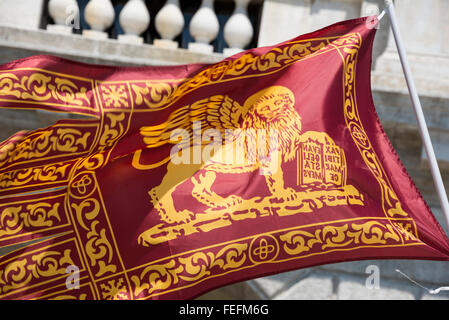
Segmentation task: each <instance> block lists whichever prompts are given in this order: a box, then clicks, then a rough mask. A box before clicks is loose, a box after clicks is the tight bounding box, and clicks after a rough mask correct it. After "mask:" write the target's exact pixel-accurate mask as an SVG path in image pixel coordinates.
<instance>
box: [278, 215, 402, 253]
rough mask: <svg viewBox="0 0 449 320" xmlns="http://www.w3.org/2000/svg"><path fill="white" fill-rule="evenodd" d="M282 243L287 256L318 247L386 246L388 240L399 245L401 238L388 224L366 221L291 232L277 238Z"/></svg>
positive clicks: (322, 248)
mask: <svg viewBox="0 0 449 320" xmlns="http://www.w3.org/2000/svg"><path fill="white" fill-rule="evenodd" d="M279 239H280V240H281V242H284V245H283V249H284V251H285V252H286V253H287V254H289V255H298V254H301V253H303V252H308V251H310V250H312V248H313V247H314V246H315V245H319V246H320V248H319V249H318V250H321V251H322V250H324V249H327V248H343V247H348V246H350V245H354V244H355V245H372V244H386V243H387V240H388V239H391V240H393V241H395V242H396V243H398V244H399V243H401V237H400V236H399V235H398V234H397V233H396V232H395V231H394V228H393V227H392V226H391V225H390V224H383V223H381V222H378V221H368V222H365V223H361V224H357V223H352V224H343V225H341V226H332V225H327V226H324V227H322V228H317V229H315V230H314V232H313V233H312V232H308V231H304V230H293V231H289V232H287V233H284V234H281V235H280V236H279Z"/></svg>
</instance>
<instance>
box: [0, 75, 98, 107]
mask: <svg viewBox="0 0 449 320" xmlns="http://www.w3.org/2000/svg"><path fill="white" fill-rule="evenodd" d="M86 93H87V88H86V87H78V86H77V85H76V84H75V83H74V82H73V81H71V80H69V79H64V78H60V77H56V76H53V75H45V74H43V73H40V72H35V73H31V74H29V75H22V76H18V75H16V74H14V73H2V74H0V96H14V97H16V98H17V99H23V100H34V101H39V102H44V101H48V100H51V99H54V100H57V101H59V102H61V103H64V104H71V105H76V106H90V99H89V98H88V97H87V94H86Z"/></svg>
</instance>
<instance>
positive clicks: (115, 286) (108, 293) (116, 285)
mask: <svg viewBox="0 0 449 320" xmlns="http://www.w3.org/2000/svg"><path fill="white" fill-rule="evenodd" d="M100 289H101V295H102V298H103V299H105V300H124V299H129V298H128V294H127V293H128V292H127V290H126V286H125V280H124V279H123V278H119V279H111V280H108V281H107V282H106V283H102V284H100Z"/></svg>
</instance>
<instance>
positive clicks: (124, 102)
mask: <svg viewBox="0 0 449 320" xmlns="http://www.w3.org/2000/svg"><path fill="white" fill-rule="evenodd" d="M101 93H102V96H103V100H104V103H105V108H128V107H129V102H128V93H127V88H126V86H125V85H113V84H110V85H101Z"/></svg>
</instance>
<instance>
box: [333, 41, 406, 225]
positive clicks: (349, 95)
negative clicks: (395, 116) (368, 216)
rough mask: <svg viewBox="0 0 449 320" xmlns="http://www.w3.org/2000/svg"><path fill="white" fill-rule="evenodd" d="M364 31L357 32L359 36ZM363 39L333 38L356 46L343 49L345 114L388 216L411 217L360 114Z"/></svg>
mask: <svg viewBox="0 0 449 320" xmlns="http://www.w3.org/2000/svg"><path fill="white" fill-rule="evenodd" d="M359 37H360V35H357V38H359ZM360 41H361V40H360V39H359V40H358V41H357V40H356V39H355V38H354V37H349V38H345V39H343V38H342V39H339V40H335V41H333V43H334V44H339V45H351V44H352V45H353V46H354V47H351V46H348V47H344V48H343V49H342V51H343V52H344V54H345V58H344V86H343V87H344V97H343V98H344V110H343V111H344V112H343V114H344V116H345V120H346V124H347V127H348V129H349V132H350V134H351V136H352V139H353V140H354V142H355V144H356V146H357V148H358V149H359V152H360V154H361V156H362V158H363V160H364V162H365V164H366V165H367V166H368V168H369V169H370V171H371V172H372V174H373V176H374V178H375V179H376V180H377V182H378V183H379V186H380V188H381V192H382V198H383V199H382V206H383V210H384V212H385V214H386V216H388V217H396V216H401V217H407V216H408V213H407V212H405V211H404V210H403V208H402V205H401V202H400V201H399V198H398V196H397V195H396V193H395V191H394V190H393V188H392V187H391V184H390V182H389V180H388V177H387V175H386V174H385V172H384V170H383V168H382V165H381V163H380V161H379V159H378V157H377V155H376V152H375V151H374V149H373V146H372V145H371V143H370V141H369V139H368V136H367V134H366V132H365V129H364V128H363V124H362V122H361V119H360V117H359V114H358V110H357V102H356V94H355V77H356V63H357V53H358V49H359V46H360Z"/></svg>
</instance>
